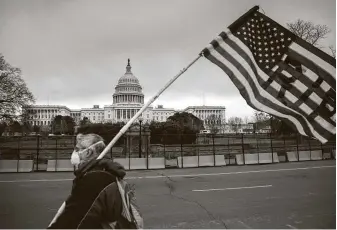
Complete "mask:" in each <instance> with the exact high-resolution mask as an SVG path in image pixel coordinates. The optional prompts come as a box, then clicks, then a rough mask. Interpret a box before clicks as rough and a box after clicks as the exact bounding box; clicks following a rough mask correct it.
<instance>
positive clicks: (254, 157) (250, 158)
mask: <svg viewBox="0 0 337 230" xmlns="http://www.w3.org/2000/svg"><path fill="white" fill-rule="evenodd" d="M258 160H259V156H258V154H257V153H251V154H245V164H246V165H255V164H258V163H259V161H258Z"/></svg>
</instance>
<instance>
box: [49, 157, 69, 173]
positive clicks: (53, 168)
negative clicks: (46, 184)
mask: <svg viewBox="0 0 337 230" xmlns="http://www.w3.org/2000/svg"><path fill="white" fill-rule="evenodd" d="M73 171H74V166H73V165H72V164H71V162H70V159H59V160H48V163H47V172H73Z"/></svg>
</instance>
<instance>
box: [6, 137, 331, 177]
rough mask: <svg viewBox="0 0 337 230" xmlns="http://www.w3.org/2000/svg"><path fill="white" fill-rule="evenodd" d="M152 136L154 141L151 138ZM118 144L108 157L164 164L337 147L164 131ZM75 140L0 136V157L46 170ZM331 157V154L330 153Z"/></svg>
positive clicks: (67, 152)
mask: <svg viewBox="0 0 337 230" xmlns="http://www.w3.org/2000/svg"><path fill="white" fill-rule="evenodd" d="M151 139H154V140H155V142H156V143H153V142H151ZM119 143H120V144H118V145H117V146H114V147H113V148H112V149H110V151H109V155H110V157H111V158H117V159H119V158H120V159H123V158H124V159H125V158H129V159H130V158H146V159H147V161H148V159H149V158H159V157H161V158H164V160H165V166H166V167H170V166H172V167H174V166H176V165H177V163H176V162H177V158H179V157H181V158H183V157H188V156H198V159H199V156H208V155H213V156H214V159H215V156H216V155H223V156H224V158H225V159H226V162H227V164H236V163H237V162H236V155H237V154H243V155H246V154H252V153H272V156H274V154H273V153H277V155H278V156H286V152H299V151H315V150H322V152H323V153H325V152H329V153H331V152H332V150H334V149H335V148H336V143H335V142H328V143H326V144H324V145H322V144H321V143H320V142H318V141H317V140H314V139H310V138H307V137H304V136H300V135H292V136H276V135H271V134H224V135H212V134H202V135H201V134H200V135H198V134H197V135H196V134H174V135H172V134H169V135H168V134H166V135H156V136H154V135H153V134H152V135H151V136H146V135H143V136H142V138H141V139H140V138H139V136H127V135H124V136H123V137H122V139H121V141H120V142H119ZM75 144H76V137H75V136H48V137H44V136H22V137H0V160H18V161H19V160H33V162H34V163H33V164H34V171H46V170H47V164H48V160H56V161H57V160H69V159H70V156H71V153H72V151H73V149H74V147H75ZM331 157H332V154H331Z"/></svg>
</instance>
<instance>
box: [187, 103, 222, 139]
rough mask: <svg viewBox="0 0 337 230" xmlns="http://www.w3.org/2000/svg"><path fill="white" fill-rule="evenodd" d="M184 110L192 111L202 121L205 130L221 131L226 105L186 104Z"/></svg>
mask: <svg viewBox="0 0 337 230" xmlns="http://www.w3.org/2000/svg"><path fill="white" fill-rule="evenodd" d="M184 112H187V113H192V114H193V115H194V116H196V117H197V118H199V119H200V120H202V121H203V122H204V128H205V129H206V130H211V129H214V128H216V129H218V130H219V132H220V133H223V131H224V126H225V124H226V107H224V106H188V107H187V108H186V109H184Z"/></svg>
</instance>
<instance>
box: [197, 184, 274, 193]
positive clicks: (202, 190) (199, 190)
mask: <svg viewBox="0 0 337 230" xmlns="http://www.w3.org/2000/svg"><path fill="white" fill-rule="evenodd" d="M272 186H273V185H271V184H269V185H257V186H251V187H235V188H211V189H197V190H192V192H210V191H224V190H239V189H251V188H269V187H272Z"/></svg>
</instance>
